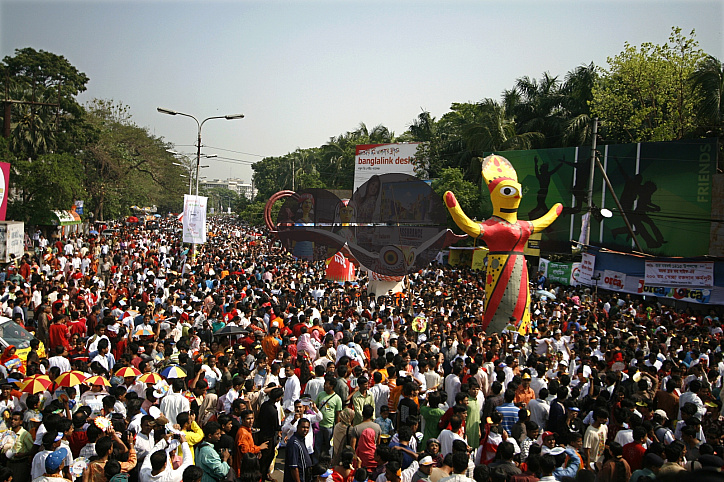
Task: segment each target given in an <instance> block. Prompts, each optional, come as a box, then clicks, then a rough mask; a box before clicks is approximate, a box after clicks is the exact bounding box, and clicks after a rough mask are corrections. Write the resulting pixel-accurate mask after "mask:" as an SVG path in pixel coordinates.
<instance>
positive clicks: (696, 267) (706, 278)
mask: <svg viewBox="0 0 724 482" xmlns="http://www.w3.org/2000/svg"><path fill="white" fill-rule="evenodd" d="M644 282H645V283H646V284H647V285H648V286H674V287H677V286H686V287H693V288H711V287H713V286H714V263H671V262H660V261H646V270H645V275H644Z"/></svg>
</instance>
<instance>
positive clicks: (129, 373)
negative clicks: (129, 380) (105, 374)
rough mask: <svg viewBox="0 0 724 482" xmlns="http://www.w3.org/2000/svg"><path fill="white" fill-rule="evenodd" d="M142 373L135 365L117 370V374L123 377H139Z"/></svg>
mask: <svg viewBox="0 0 724 482" xmlns="http://www.w3.org/2000/svg"><path fill="white" fill-rule="evenodd" d="M140 374H141V371H140V370H138V369H136V368H134V367H124V368H121V369H120V370H118V371H117V372H116V376H117V377H121V378H126V377H137V376H138V375H140Z"/></svg>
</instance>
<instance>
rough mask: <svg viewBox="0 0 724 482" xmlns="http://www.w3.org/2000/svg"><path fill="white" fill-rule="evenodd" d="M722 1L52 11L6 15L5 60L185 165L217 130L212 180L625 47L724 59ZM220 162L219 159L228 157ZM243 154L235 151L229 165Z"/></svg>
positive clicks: (14, 4)
mask: <svg viewBox="0 0 724 482" xmlns="http://www.w3.org/2000/svg"><path fill="white" fill-rule="evenodd" d="M723 25H724V2H722V1H721V0H705V1H694V0H679V1H673V0H658V1H635V0H628V1H608V0H597V1H586V0H579V1H545V0H535V1H515V0H498V1H483V0H479V1H455V0H438V1H425V0H416V1H402V0H387V1H373V0H367V1H358V0H346V1H345V0H336V1H270V0H266V1H227V2H218V1H204V2H201V1H185V2H179V1H155V2H154V1H144V2H130V1H75V2H71V1H63V0H59V1H47V2H39V1H32V0H19V1H10V0H0V55H1V56H2V57H5V56H6V55H12V54H13V53H14V51H15V49H17V48H24V47H33V48H35V49H43V50H47V51H50V52H53V53H55V54H59V55H63V56H65V57H66V58H67V59H68V60H69V61H70V62H71V63H72V64H73V65H74V66H76V67H77V68H78V69H79V70H81V71H82V72H85V73H86V74H87V75H88V77H90V82H89V83H88V90H87V92H85V93H84V94H82V96H81V99H80V100H81V101H82V102H86V101H88V100H90V99H92V98H102V99H113V100H116V101H121V102H123V103H124V104H127V105H128V106H130V108H131V112H132V115H133V120H134V121H135V122H136V123H137V124H139V125H141V126H146V127H148V128H149V130H150V131H151V132H152V133H154V134H156V135H158V136H162V137H163V138H165V139H166V140H168V141H170V142H173V143H174V144H176V145H177V146H178V148H177V150H182V151H186V152H192V151H194V148H193V144H194V143H195V140H196V124H195V123H194V121H193V120H192V119H188V118H183V117H179V116H175V117H172V116H168V115H163V114H159V113H157V112H156V107H159V106H160V107H165V108H169V109H173V110H177V111H181V112H185V113H189V114H192V115H194V116H196V117H197V118H199V119H203V118H204V117H209V116H215V115H223V114H236V113H243V114H244V115H245V116H246V117H245V118H244V119H242V120H235V121H225V120H211V121H209V122H207V123H206V124H205V125H204V128H203V133H202V135H203V145H204V146H207V147H204V150H203V152H206V153H208V154H218V155H219V156H221V157H228V158H233V159H238V160H241V161H242V162H238V161H226V162H224V161H223V160H222V159H209V160H208V162H207V163H208V164H210V165H211V167H210V168H209V169H206V170H204V171H203V173H204V175H206V176H207V177H208V178H226V177H229V176H233V177H241V178H243V179H246V180H247V181H249V180H250V179H251V169H250V167H249V164H250V163H251V162H254V161H257V160H259V159H261V158H262V157H265V156H277V155H283V154H286V153H287V152H290V151H293V150H295V149H296V148H298V147H299V148H306V147H315V146H320V145H322V144H324V143H325V142H327V141H328V140H329V138H330V137H333V136H336V135H339V134H341V133H343V132H346V131H349V130H354V129H355V128H356V127H357V126H358V125H359V123H360V122H364V123H365V124H367V126H368V127H372V126H375V125H377V124H384V125H385V126H387V127H388V128H389V129H391V130H392V131H394V132H395V133H396V134H401V133H402V132H404V131H405V130H406V129H407V127H408V126H409V125H410V123H411V122H412V120H413V119H414V118H415V117H416V116H417V115H418V114H419V113H420V112H421V110H422V109H424V110H428V111H430V112H431V113H432V115H433V116H435V117H436V118H439V117H440V116H442V115H443V114H445V113H446V112H447V111H448V110H449V107H450V105H451V104H452V103H453V102H468V101H472V102H474V101H478V100H480V99H483V98H486V97H492V98H496V99H498V98H500V94H501V92H502V91H503V89H506V88H510V87H512V85H513V83H514V81H515V79H516V78H518V77H522V76H525V75H527V76H531V77H536V78H539V77H540V76H541V74H542V73H543V72H544V71H548V72H550V73H551V74H553V75H559V76H561V77H563V76H564V75H565V73H566V72H567V71H569V70H571V69H573V68H575V67H577V66H578V65H581V64H588V63H590V62H594V63H595V64H596V65H599V66H603V67H605V66H606V58H607V57H609V56H614V55H616V54H617V53H618V52H620V51H621V50H622V48H623V44H624V42H625V41H628V42H629V43H631V44H634V45H638V44H640V43H642V42H654V43H664V42H665V41H666V40H667V38H668V36H669V33H670V30H671V27H672V26H679V27H681V28H682V29H683V31H684V32H685V33H687V34H688V32H689V31H690V30H691V29H696V36H697V39H698V41H699V43H700V46H701V47H702V48H703V49H704V51H706V52H707V53H709V54H712V55H714V56H716V57H718V58H719V59H724V37H723V35H722V30H723V29H722V26H723ZM221 149H223V150H221ZM232 151H237V152H232Z"/></svg>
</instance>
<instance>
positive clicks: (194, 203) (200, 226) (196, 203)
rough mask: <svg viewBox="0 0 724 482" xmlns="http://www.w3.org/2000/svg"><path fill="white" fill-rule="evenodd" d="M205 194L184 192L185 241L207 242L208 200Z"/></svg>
mask: <svg viewBox="0 0 724 482" xmlns="http://www.w3.org/2000/svg"><path fill="white" fill-rule="evenodd" d="M207 199H208V198H206V197H204V196H189V195H188V194H184V217H183V241H184V243H194V244H203V243H205V242H206V201H207Z"/></svg>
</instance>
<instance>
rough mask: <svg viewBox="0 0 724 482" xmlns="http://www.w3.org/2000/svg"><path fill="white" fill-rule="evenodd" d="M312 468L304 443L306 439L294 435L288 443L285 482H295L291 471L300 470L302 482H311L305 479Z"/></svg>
mask: <svg viewBox="0 0 724 482" xmlns="http://www.w3.org/2000/svg"><path fill="white" fill-rule="evenodd" d="M311 466H312V459H311V458H310V457H309V451H308V450H307V446H306V445H305V443H304V439H303V438H300V437H299V435H297V434H296V433H294V435H292V436H291V437H289V441H287V449H286V456H285V458H284V482H294V480H295V479H294V477H293V476H292V471H291V469H298V470H299V480H300V482H310V481H309V480H308V479H306V478H305V475H306V472H307V469H308V468H310V467H311Z"/></svg>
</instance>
